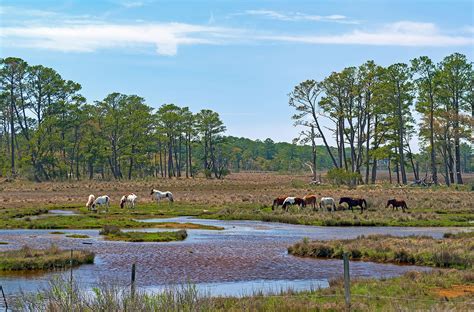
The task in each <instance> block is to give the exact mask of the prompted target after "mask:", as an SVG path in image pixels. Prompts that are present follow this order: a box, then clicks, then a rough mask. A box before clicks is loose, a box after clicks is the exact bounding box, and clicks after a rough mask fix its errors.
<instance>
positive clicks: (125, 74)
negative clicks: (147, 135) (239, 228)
mask: <svg viewBox="0 0 474 312" xmlns="http://www.w3.org/2000/svg"><path fill="white" fill-rule="evenodd" d="M473 3H474V2H473V1H455V0H452V1H450V0H446V1H440V0H438V1H436V0H431V1H414V0H411V1H403V0H402V1H384V0H373V1H338V0H331V1H329V0H327V1H298V0H293V1H290V0H288V1H279V0H276V1H243V0H241V1H225V0H219V1H218V0H215V1H197V0H195V1H191V0H188V1H180V0H167V1H162V0H104V1H99V0H97V1H94V0H89V1H88V0H82V1H79V0H78V1H73V0H69V1H52V0H42V1H37V0H31V1H24V0H15V1H10V0H0V57H7V56H16V57H21V58H23V59H24V60H26V61H27V62H28V63H29V64H32V65H36V64H42V65H45V66H48V67H52V68H54V69H56V70H57V71H58V72H59V73H60V74H61V75H62V76H63V78H65V79H70V80H73V81H76V82H78V83H80V84H81V85H82V90H81V93H82V94H83V95H84V96H85V97H86V98H87V99H88V101H89V102H93V101H95V100H101V99H103V98H104V97H105V96H106V95H107V94H109V93H111V92H120V93H124V94H137V95H139V96H142V97H144V98H145V99H146V102H147V104H148V105H150V106H152V107H155V108H156V107H159V106H160V105H162V104H164V103H174V104H177V105H179V106H188V107H189V108H190V109H191V110H192V111H194V112H197V111H199V110H201V109H203V108H209V109H212V110H215V111H217V112H218V113H219V114H220V115H221V118H222V119H223V121H224V123H225V125H226V126H227V134H228V135H234V136H239V137H240V136H243V137H249V138H252V139H261V140H264V139H265V138H268V137H270V138H272V139H273V140H274V141H287V142H291V141H292V139H293V138H295V137H296V136H297V134H298V132H299V130H298V128H295V127H294V126H293V122H292V120H291V116H292V114H293V113H294V111H293V109H292V108H291V107H289V106H288V93H289V92H291V91H292V89H293V87H294V86H295V85H297V84H298V83H299V82H301V81H304V80H306V79H316V80H322V79H324V77H326V76H328V75H329V74H330V73H331V72H332V71H339V70H342V69H343V68H344V67H347V66H358V65H360V64H362V63H364V62H365V61H367V60H374V61H375V62H376V63H377V64H380V65H383V66H388V65H390V64H393V63H397V62H409V60H410V59H413V58H415V57H418V56H421V55H427V56H429V57H430V58H432V59H433V60H434V61H436V62H439V61H441V60H442V59H443V58H444V57H445V56H447V55H449V54H451V53H454V52H460V53H463V54H465V55H467V56H468V58H469V59H470V60H472V59H473V55H474V48H473V47H474V38H473V37H474V4H473ZM331 143H334V141H331ZM413 144H414V145H415V149H416V146H417V144H418V143H417V142H416V141H415V142H414V143H413Z"/></svg>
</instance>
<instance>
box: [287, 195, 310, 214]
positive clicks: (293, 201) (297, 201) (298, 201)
mask: <svg viewBox="0 0 474 312" xmlns="http://www.w3.org/2000/svg"><path fill="white" fill-rule="evenodd" d="M290 205H291V206H293V205H298V206H299V207H305V206H306V204H305V203H304V199H303V198H300V197H287V198H285V200H284V201H283V209H284V210H286V211H288V206H290Z"/></svg>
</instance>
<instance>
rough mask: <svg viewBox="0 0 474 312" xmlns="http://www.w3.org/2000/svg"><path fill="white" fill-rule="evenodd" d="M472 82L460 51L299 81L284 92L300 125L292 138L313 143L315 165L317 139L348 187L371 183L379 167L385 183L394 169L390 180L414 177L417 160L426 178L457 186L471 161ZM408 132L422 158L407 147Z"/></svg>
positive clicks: (417, 176) (369, 64) (371, 64)
mask: <svg viewBox="0 0 474 312" xmlns="http://www.w3.org/2000/svg"><path fill="white" fill-rule="evenodd" d="M473 86H474V74H473V69H472V62H470V61H468V59H467V58H466V56H465V55H462V54H459V53H454V54H452V55H449V56H447V57H445V58H444V59H443V60H442V61H441V62H439V63H435V62H433V61H432V60H431V59H430V58H428V57H426V56H422V57H418V58H415V59H413V60H411V61H410V63H409V64H405V63H396V64H393V65H390V66H387V67H383V66H380V65H377V64H375V62H374V61H367V62H366V63H364V64H362V65H360V66H357V67H355V66H353V67H347V68H344V69H343V70H341V71H340V72H333V73H331V74H330V75H329V76H328V77H326V78H324V79H323V80H322V81H316V80H306V81H303V82H301V83H300V84H298V85H297V86H295V87H294V90H293V91H292V92H291V93H290V94H289V105H290V106H291V107H293V108H294V109H295V110H296V113H295V114H294V115H293V120H294V124H295V126H298V127H301V129H302V130H301V135H300V137H299V138H297V141H299V142H302V143H304V144H309V145H311V147H312V160H311V161H312V167H313V168H314V169H315V168H316V167H317V164H316V159H317V155H318V153H317V149H316V146H317V145H316V140H321V141H322V143H323V146H324V147H325V148H326V152H327V154H328V155H329V157H330V159H331V162H332V166H333V167H334V168H336V170H339V171H340V172H343V173H347V174H349V176H350V177H351V183H352V184H357V183H366V184H367V183H375V181H376V179H377V169H378V168H379V167H380V165H381V164H386V167H387V169H388V170H389V175H390V180H391V181H392V174H393V175H396V181H397V183H399V184H407V182H408V179H407V172H409V171H411V172H413V175H414V177H415V179H416V180H420V179H421V178H422V177H421V176H420V175H421V174H420V170H419V164H420V162H424V163H427V165H428V167H429V173H430V182H432V183H434V184H439V183H440V177H439V175H442V176H443V180H444V183H445V184H447V185H450V184H452V183H458V184H462V183H463V178H462V172H463V169H467V168H468V165H467V163H468V162H469V164H470V163H471V158H472V146H471V144H472V135H473V132H472V130H473V125H474V122H473V120H474V93H473ZM414 112H416V113H417V114H418V115H419V116H420V117H419V118H415V116H414V115H415V114H414ZM417 120H418V130H417V127H416V122H417ZM330 137H332V138H333V139H334V140H335V141H336V145H337V146H336V150H335V151H334V150H333V148H331V146H330V145H329V143H328V139H329V138H330ZM414 137H417V138H418V141H419V142H420V155H425V156H426V155H429V156H428V161H426V159H423V158H421V159H420V157H417V155H416V154H415V153H414V152H413V151H412V150H411V147H410V144H409V143H410V142H411V141H412V140H413V138H414ZM463 153H464V155H463ZM466 155H467V157H466ZM463 156H464V157H463ZM463 164H464V166H463ZM468 170H469V169H468ZM314 175H315V177H316V170H314Z"/></svg>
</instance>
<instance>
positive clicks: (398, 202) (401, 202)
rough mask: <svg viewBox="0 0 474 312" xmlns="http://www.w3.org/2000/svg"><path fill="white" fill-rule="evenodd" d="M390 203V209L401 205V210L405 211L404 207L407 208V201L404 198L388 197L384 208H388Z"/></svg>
mask: <svg viewBox="0 0 474 312" xmlns="http://www.w3.org/2000/svg"><path fill="white" fill-rule="evenodd" d="M390 205H392V210H395V208H397V210H398V207H401V208H402V210H403V212H405V209H408V206H407V203H406V202H405V201H404V200H398V199H395V198H394V199H389V200H388V201H387V206H385V208H388V207H389V206H390Z"/></svg>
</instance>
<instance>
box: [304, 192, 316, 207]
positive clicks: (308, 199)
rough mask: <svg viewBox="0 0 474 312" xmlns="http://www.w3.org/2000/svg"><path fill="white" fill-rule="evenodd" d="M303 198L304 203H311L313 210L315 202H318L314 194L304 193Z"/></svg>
mask: <svg viewBox="0 0 474 312" xmlns="http://www.w3.org/2000/svg"><path fill="white" fill-rule="evenodd" d="M303 199H304V204H305V205H311V206H313V210H316V204H317V203H318V200H317V198H316V195H306V196H305V197H303Z"/></svg>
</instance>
